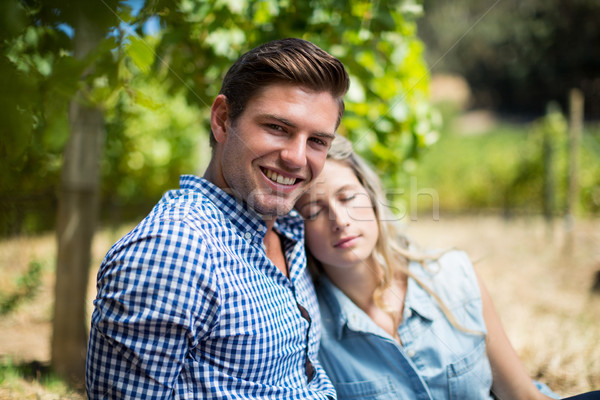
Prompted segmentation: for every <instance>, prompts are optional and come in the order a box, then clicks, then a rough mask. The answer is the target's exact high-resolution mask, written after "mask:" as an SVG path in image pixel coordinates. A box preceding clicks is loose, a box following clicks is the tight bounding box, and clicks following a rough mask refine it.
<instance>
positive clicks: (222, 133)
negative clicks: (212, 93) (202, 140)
mask: <svg viewBox="0 0 600 400" xmlns="http://www.w3.org/2000/svg"><path fill="white" fill-rule="evenodd" d="M210 127H211V129H212V132H213V135H214V137H215V140H216V141H217V142H218V143H222V142H223V141H224V140H225V138H226V137H227V134H228V133H229V104H228V103H227V97H225V95H224V94H220V95H218V96H217V98H216V99H215V101H214V102H213V104H212V107H211V108H210Z"/></svg>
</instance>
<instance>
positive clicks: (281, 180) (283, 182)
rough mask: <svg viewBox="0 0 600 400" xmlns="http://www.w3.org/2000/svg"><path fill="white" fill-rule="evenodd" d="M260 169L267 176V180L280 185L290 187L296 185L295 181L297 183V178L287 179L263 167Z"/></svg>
mask: <svg viewBox="0 0 600 400" xmlns="http://www.w3.org/2000/svg"><path fill="white" fill-rule="evenodd" d="M260 169H261V170H262V172H263V173H264V174H265V175H266V176H267V178H269V179H270V180H272V181H273V182H275V183H278V184H280V185H285V186H292V185H295V184H296V181H298V179H297V178H289V177H287V176H283V175H280V174H278V173H277V172H275V171H272V170H270V169H266V168H263V167H261V168H260Z"/></svg>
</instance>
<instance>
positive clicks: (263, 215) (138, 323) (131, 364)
mask: <svg viewBox="0 0 600 400" xmlns="http://www.w3.org/2000/svg"><path fill="white" fill-rule="evenodd" d="M348 84H349V78H348V75H347V73H346V71H345V69H344V67H343V65H342V64H341V63H340V61H339V60H337V59H336V58H334V57H332V56H331V55H329V54H327V53H326V52H324V51H323V50H321V49H320V48H318V47H317V46H315V45H313V44H312V43H309V42H306V41H304V40H300V39H284V40H279V41H274V42H270V43H267V44H265V45H262V46H259V47H257V48H255V49H253V50H251V51H250V52H248V53H246V54H244V55H243V56H242V57H241V58H240V59H239V60H238V61H237V62H236V63H235V64H234V65H233V66H232V67H231V68H230V69H229V71H228V72H227V74H226V76H225V78H224V81H223V86H222V88H221V92H220V94H219V95H218V96H217V97H216V99H215V100H214V102H213V105H212V108H211V131H212V137H211V146H212V148H213V153H212V159H211V162H210V164H209V166H208V168H207V170H206V172H205V174H204V177H203V178H200V177H196V176H191V175H187V176H183V177H182V178H181V182H180V189H179V190H174V191H170V192H168V193H166V194H165V196H164V197H163V198H162V199H161V201H160V202H159V203H158V204H157V205H156V206H155V208H154V209H153V210H152V211H151V213H150V214H149V215H148V217H146V218H145V219H144V220H143V221H142V222H141V223H140V224H139V225H138V226H137V227H136V228H135V229H133V230H132V231H131V232H130V233H129V234H127V235H126V236H125V237H123V238H122V239H121V240H120V241H118V242H117V243H116V244H115V245H114V246H113V247H112V248H111V250H110V251H109V252H108V254H107V255H106V257H105V259H104V261H103V263H102V266H101V267H100V271H99V272H98V285H97V286H98V295H97V298H96V300H95V302H94V306H95V309H94V314H93V316H92V328H91V332H90V344H89V347H88V359H87V371H86V385H87V390H88V396H89V398H90V399H104V398H109V399H112V398H144V399H154V398H156V399H168V398H186V399H187V398H212V399H225V398H227V399H230V398H249V399H258V398H261V399H263V398H264V399H274V398H286V399H327V398H335V392H334V389H333V386H332V385H331V382H330V381H329V379H328V378H327V376H326V375H325V373H324V372H323V370H322V368H321V366H320V365H319V364H318V362H317V360H316V355H317V352H318V346H319V337H320V332H319V329H320V328H319V327H320V316H319V313H318V308H317V303H316V298H315V293H314V288H313V287H312V283H311V280H310V278H309V275H308V273H307V270H306V259H305V252H304V244H303V241H304V234H303V224H302V220H301V219H300V217H299V216H298V214H297V213H296V212H295V211H293V210H292V207H293V205H294V203H295V202H296V200H297V199H298V198H299V197H300V196H301V195H302V194H303V193H304V191H305V190H306V189H307V188H308V186H309V185H311V183H312V182H313V181H314V180H315V179H316V177H317V176H318V175H319V173H320V172H321V169H322V168H323V165H324V162H325V159H326V155H327V150H328V149H329V146H330V144H331V142H332V140H333V138H334V133H335V130H336V129H337V127H338V125H339V123H340V120H341V116H342V114H343V111H344V103H343V96H344V94H345V93H346V91H347V89H348Z"/></svg>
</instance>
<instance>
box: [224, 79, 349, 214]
mask: <svg viewBox="0 0 600 400" xmlns="http://www.w3.org/2000/svg"><path fill="white" fill-rule="evenodd" d="M338 112H339V105H338V102H337V101H336V100H335V99H334V98H333V97H332V96H331V94H329V93H327V92H314V91H311V90H307V89H305V88H302V87H299V86H292V85H288V84H273V85H270V86H267V87H266V88H264V89H263V90H261V91H260V92H259V93H258V94H256V95H255V96H254V97H252V98H251V99H250V101H249V102H248V104H247V105H246V108H245V109H244V111H243V112H242V114H240V116H239V117H238V118H237V120H236V121H235V122H233V123H232V122H231V121H228V124H226V126H227V132H226V134H225V135H224V136H223V139H222V140H221V145H222V151H223V152H222V158H221V170H222V178H223V180H224V183H225V186H226V187H228V188H230V189H232V190H233V192H234V195H236V196H237V197H239V198H241V199H243V200H245V201H246V202H247V203H248V204H249V205H250V206H251V207H252V208H253V209H254V210H255V211H257V212H258V213H260V214H262V215H264V216H276V215H284V214H287V213H288V212H289V211H290V210H291V209H292V207H293V206H294V203H295V202H296V200H297V199H298V198H299V197H300V196H301V195H302V193H304V191H305V190H306V189H307V188H308V186H309V185H310V184H311V183H312V181H313V180H314V179H315V178H316V177H317V176H318V175H319V173H320V172H321V169H322V168H323V164H324V163H325V158H326V156H327V150H328V149H329V146H330V144H331V141H332V140H333V137H334V133H335V129H336V123H337V118H338Z"/></svg>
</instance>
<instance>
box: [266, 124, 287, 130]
mask: <svg viewBox="0 0 600 400" xmlns="http://www.w3.org/2000/svg"><path fill="white" fill-rule="evenodd" d="M266 126H267V128H269V129H271V130H274V131H279V132H283V131H284V129H283V127H282V126H281V125H277V124H267V125H266Z"/></svg>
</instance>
